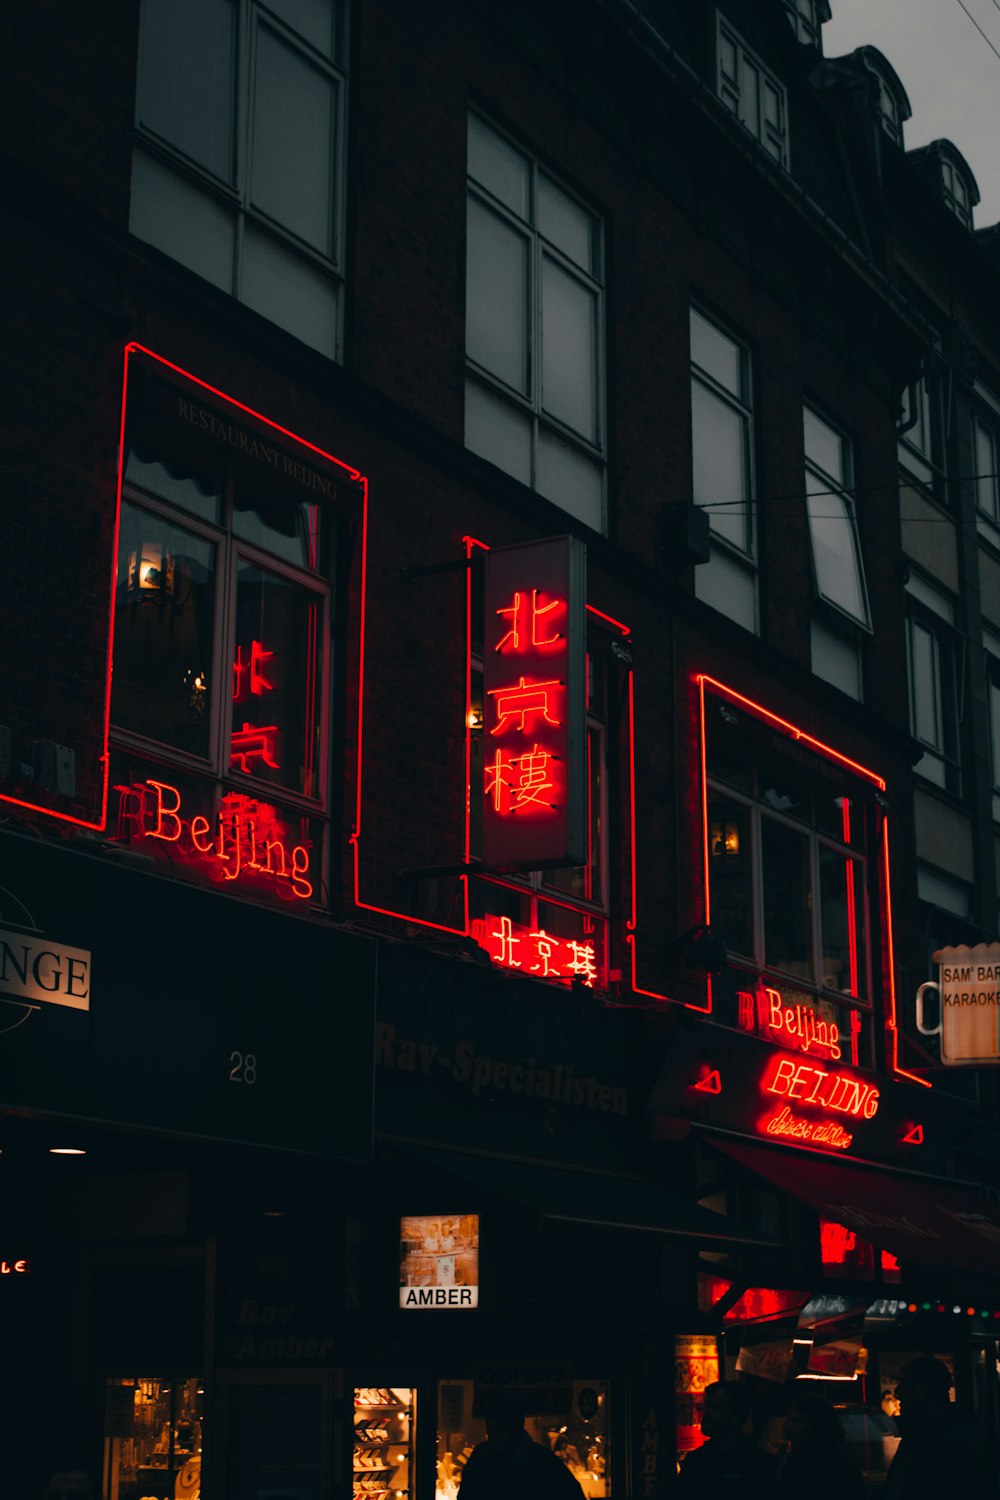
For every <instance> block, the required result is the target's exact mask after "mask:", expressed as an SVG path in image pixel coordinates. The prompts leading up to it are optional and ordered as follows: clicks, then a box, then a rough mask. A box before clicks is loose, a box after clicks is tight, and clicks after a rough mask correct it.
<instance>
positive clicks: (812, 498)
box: [803, 402, 872, 634]
mask: <svg viewBox="0 0 1000 1500" xmlns="http://www.w3.org/2000/svg"><path fill="white" fill-rule="evenodd" d="M806 413H808V414H809V415H811V416H812V417H813V418H814V419H815V420H816V421H817V422H820V423H822V425H823V426H824V427H825V428H827V430H828V431H829V432H830V433H831V434H832V435H833V437H834V438H835V439H836V440H837V441H838V443H839V444H840V450H841V474H840V475H839V476H838V475H834V474H831V473H830V472H829V471H828V470H827V469H825V468H823V467H822V465H821V462H820V461H819V459H817V457H816V456H815V455H814V454H813V455H810V453H809V450H808V447H807V446H806V442H805V439H804V440H803V448H804V457H805V477H806V508H807V512H808V516H809V539H810V556H811V558H812V565H813V581H814V584H815V588H816V595H817V598H819V599H821V600H822V601H823V603H824V605H825V606H826V607H827V608H829V609H831V610H833V611H834V612H835V614H836V615H837V616H838V617H839V618H840V619H841V620H845V621H850V623H851V625H852V626H854V627H860V628H861V629H862V630H865V631H867V632H868V633H869V634H870V633H871V629H872V625H871V609H870V606H869V602H868V585H867V582H866V579H865V566H864V554H863V553H862V550H861V537H860V534H859V532H858V523H857V515H856V511H855V504H854V449H853V444H852V442H851V439H850V438H849V437H848V436H847V434H846V433H845V432H844V431H843V429H842V428H839V427H837V426H836V425H835V424H834V423H832V422H831V421H829V419H828V418H827V417H826V416H824V415H823V413H822V412H820V411H818V410H817V408H816V407H815V406H813V405H812V404H811V403H810V402H806V403H805V404H804V406H803V427H804V426H805V416H806ZM838 504H839V506H840V507H841V508H842V512H843V515H842V517H839V516H834V515H833V514H832V512H831V509H830V508H831V506H837V505H838ZM824 506H826V511H824V508H823V507H824ZM828 519H833V520H838V519H843V521H844V523H845V524H846V525H847V526H848V528H849V534H850V540H851V546H852V550H853V553H854V558H855V562H856V566H857V582H858V586H859V592H860V595H861V613H858V614H855V613H854V612H853V611H852V610H850V609H848V608H847V607H846V606H845V605H843V604H841V603H840V602H839V601H838V600H836V599H834V598H832V597H831V596H830V595H829V594H827V593H825V592H824V590H823V585H822V580H821V576H820V575H821V569H820V567H819V566H818V564H817V560H816V534H815V532H814V522H815V521H818V520H828Z"/></svg>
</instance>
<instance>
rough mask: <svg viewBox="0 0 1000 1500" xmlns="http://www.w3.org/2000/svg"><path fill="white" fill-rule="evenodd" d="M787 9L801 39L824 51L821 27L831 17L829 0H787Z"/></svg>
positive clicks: (796, 33)
mask: <svg viewBox="0 0 1000 1500" xmlns="http://www.w3.org/2000/svg"><path fill="white" fill-rule="evenodd" d="M785 9H786V10H787V12H788V19H789V21H790V22H791V23H792V29H793V30H794V32H795V35H796V36H797V38H798V39H799V41H800V42H802V43H804V44H805V45H807V46H810V47H817V48H819V50H820V51H822V49H823V43H822V38H821V36H820V27H821V26H822V25H823V22H824V21H829V19H830V6H829V0H785Z"/></svg>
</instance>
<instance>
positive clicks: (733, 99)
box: [715, 13, 788, 171]
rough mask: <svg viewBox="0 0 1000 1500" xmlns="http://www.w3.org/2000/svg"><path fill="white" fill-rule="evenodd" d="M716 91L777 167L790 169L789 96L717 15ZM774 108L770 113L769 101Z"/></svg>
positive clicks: (721, 17) (725, 21) (782, 86)
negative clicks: (767, 102) (768, 99)
mask: <svg viewBox="0 0 1000 1500" xmlns="http://www.w3.org/2000/svg"><path fill="white" fill-rule="evenodd" d="M716 26H717V30H716V46H715V55H716V90H717V93H718V96H719V98H720V99H721V100H722V103H723V104H724V105H725V107H726V108H727V109H728V110H729V112H730V113H731V114H732V115H734V116H735V117H736V119H737V120H739V122H740V124H741V125H742V126H743V127H744V129H745V130H747V131H749V133H750V135H752V136H753V138H754V140H756V141H758V142H759V144H760V145H761V146H762V147H763V149H764V150H765V151H766V152H767V154H768V156H770V157H771V158H772V160H774V161H775V162H777V164H778V166H780V167H783V168H784V169H785V170H786V171H787V170H788V96H787V93H786V91H785V86H784V84H782V83H780V82H779V81H778V79H777V78H776V77H775V76H774V74H773V73H772V72H771V71H770V69H769V68H766V67H765V66H764V64H763V63H762V62H761V60H760V58H759V57H758V56H757V54H756V53H755V52H754V51H752V50H751V48H749V47H748V46H747V44H746V42H744V40H743V38H742V37H741V36H740V34H739V32H738V31H735V30H734V29H733V27H732V26H730V24H729V22H728V21H727V20H726V19H725V17H724V16H722V15H719V14H718V13H717V15H716ZM769 95H770V96H771V97H772V98H773V101H774V106H775V107H774V109H773V111H772V112H771V114H770V115H769V113H768V110H767V107H766V100H767V98H768V96H769Z"/></svg>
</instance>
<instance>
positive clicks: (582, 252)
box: [465, 115, 604, 530]
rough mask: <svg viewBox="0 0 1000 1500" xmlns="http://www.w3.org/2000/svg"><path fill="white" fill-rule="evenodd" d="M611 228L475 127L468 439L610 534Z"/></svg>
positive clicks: (474, 122)
mask: <svg viewBox="0 0 1000 1500" xmlns="http://www.w3.org/2000/svg"><path fill="white" fill-rule="evenodd" d="M601 259H602V245H601V225H600V222H599V220H598V219H597V218H596V217H595V216H594V215H593V214H592V213H590V211H589V210H588V209H586V208H585V207H584V206H583V205H582V204H581V203H580V202H579V201H578V200H577V199H576V198H574V197H572V196H571V195H570V194H569V193H567V192H566V191H565V190H564V189H563V188H562V187H561V186H560V185H559V184H558V183H557V182H556V181H555V179H554V178H553V177H551V176H549V174H548V173H547V172H545V171H544V170H543V169H542V168H541V167H540V166H539V165H538V164H537V163H536V162H535V161H533V160H532V159H531V158H530V157H528V156H526V155H525V154H524V153H523V152H521V151H519V150H517V149H516V147H514V146H512V145H511V144H510V143H509V142H508V141H506V140H505V139H504V138H503V137H502V136H500V135H498V134H497V132H496V131H495V130H493V129H491V127H490V126H489V125H487V124H485V122H484V121H482V120H481V119H479V118H478V116H476V115H472V116H470V119H469V198H468V239H467V281H466V355H467V360H468V368H467V379H466V405H465V442H466V446H467V447H468V448H471V449H472V451H473V452H474V453H478V454H480V455H481V457H483V458H487V459H489V460H490V462H491V463H494V464H496V465H497V466H498V467H499V468H501V469H504V470H505V471H506V472H507V473H508V474H512V475H513V476H514V478H515V479H520V480H521V481H522V483H524V484H527V485H530V486H531V487H532V488H533V489H536V490H538V491H539V493H540V494H542V495H545V496H546V497H547V498H548V499H549V500H552V501H554V502H555V503H556V504H557V505H560V506H562V508H563V509H564V510H568V511H569V512H570V513H571V514H572V515H575V516H576V517H577V518H578V519H579V520H581V521H584V522H585V523H586V524H587V525H588V526H592V527H594V529H595V530H602V529H603V526H604V434H603V429H604V393H603V360H604V356H603V281H602V268H601Z"/></svg>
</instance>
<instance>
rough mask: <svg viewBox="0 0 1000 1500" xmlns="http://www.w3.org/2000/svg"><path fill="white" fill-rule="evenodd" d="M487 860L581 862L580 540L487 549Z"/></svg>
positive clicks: (530, 864)
mask: <svg viewBox="0 0 1000 1500" xmlns="http://www.w3.org/2000/svg"><path fill="white" fill-rule="evenodd" d="M485 569H486V589H485V622H484V631H483V743H484V755H483V862H484V864H485V866H486V868H487V869H493V870H497V869H499V870H536V869H543V868H552V867H555V866H560V865H568V866H573V865H581V864H583V863H584V862H585V861H586V858H587V819H586V761H587V722H586V714H587V708H586V548H585V547H584V545H583V543H582V542H580V541H578V540H577V539H576V538H574V537H566V536H562V537H551V538H549V539H547V540H546V541H542V542H530V543H527V544H525V545H523V546H516V547H498V548H495V549H494V550H492V551H490V552H488V553H487V554H486V560H485Z"/></svg>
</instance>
